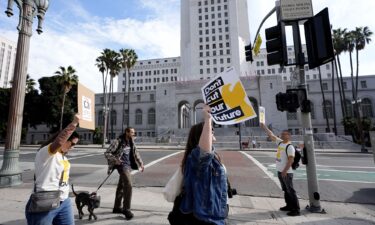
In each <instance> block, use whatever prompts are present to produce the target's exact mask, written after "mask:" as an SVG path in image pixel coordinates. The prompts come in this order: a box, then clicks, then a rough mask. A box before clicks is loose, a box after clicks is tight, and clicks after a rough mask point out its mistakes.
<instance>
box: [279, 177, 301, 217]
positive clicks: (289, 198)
mask: <svg viewBox="0 0 375 225" xmlns="http://www.w3.org/2000/svg"><path fill="white" fill-rule="evenodd" d="M277 176H278V177H279V180H280V184H281V188H282V189H283V191H284V199H285V202H286V206H287V207H288V208H289V209H290V210H291V211H294V210H295V211H299V210H300V208H299V202H298V198H297V194H296V191H295V190H294V188H293V173H287V176H286V177H285V178H284V177H282V176H281V172H278V173H277Z"/></svg>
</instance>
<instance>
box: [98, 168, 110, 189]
mask: <svg viewBox="0 0 375 225" xmlns="http://www.w3.org/2000/svg"><path fill="white" fill-rule="evenodd" d="M113 171H114V169H112V170H111V172H110V173H109V174H108V176H107V177H106V178H105V179H104V181H103V182H102V183H101V184H100V185H99V187H98V189H96V191H95V193H96V192H98V191H99V189H100V188H101V187H102V186H103V184H104V183H105V182H106V181H107V180H108V178H109V177H110V176H111V174H112V173H113Z"/></svg>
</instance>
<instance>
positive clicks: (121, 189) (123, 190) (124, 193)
mask: <svg viewBox="0 0 375 225" xmlns="http://www.w3.org/2000/svg"><path fill="white" fill-rule="evenodd" d="M119 175H120V177H119V181H118V184H117V189H116V197H115V205H114V207H113V208H115V209H119V208H121V201H122V206H123V207H122V208H123V210H129V209H130V205H131V201H132V192H133V187H132V180H131V175H130V171H127V170H126V171H121V172H120V171H119Z"/></svg>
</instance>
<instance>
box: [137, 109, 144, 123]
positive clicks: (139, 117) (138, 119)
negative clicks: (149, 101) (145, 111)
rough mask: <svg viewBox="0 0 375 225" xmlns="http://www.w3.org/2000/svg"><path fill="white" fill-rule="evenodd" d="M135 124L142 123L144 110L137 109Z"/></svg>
mask: <svg viewBox="0 0 375 225" xmlns="http://www.w3.org/2000/svg"><path fill="white" fill-rule="evenodd" d="M135 124H137V125H141V124H142V110H140V109H137V110H135Z"/></svg>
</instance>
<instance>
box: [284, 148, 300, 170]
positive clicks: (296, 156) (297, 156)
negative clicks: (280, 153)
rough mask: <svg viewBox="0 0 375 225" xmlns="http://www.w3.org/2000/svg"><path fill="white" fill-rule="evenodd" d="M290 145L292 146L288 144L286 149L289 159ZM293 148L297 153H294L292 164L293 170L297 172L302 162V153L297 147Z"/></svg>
mask: <svg viewBox="0 0 375 225" xmlns="http://www.w3.org/2000/svg"><path fill="white" fill-rule="evenodd" d="M289 145H292V144H287V145H286V147H285V153H286V156H287V157H288V147H289ZM293 147H294V149H295V153H294V161H293V163H292V169H293V170H296V169H297V168H298V167H299V161H300V160H301V151H299V150H298V149H297V147H296V146H293Z"/></svg>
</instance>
